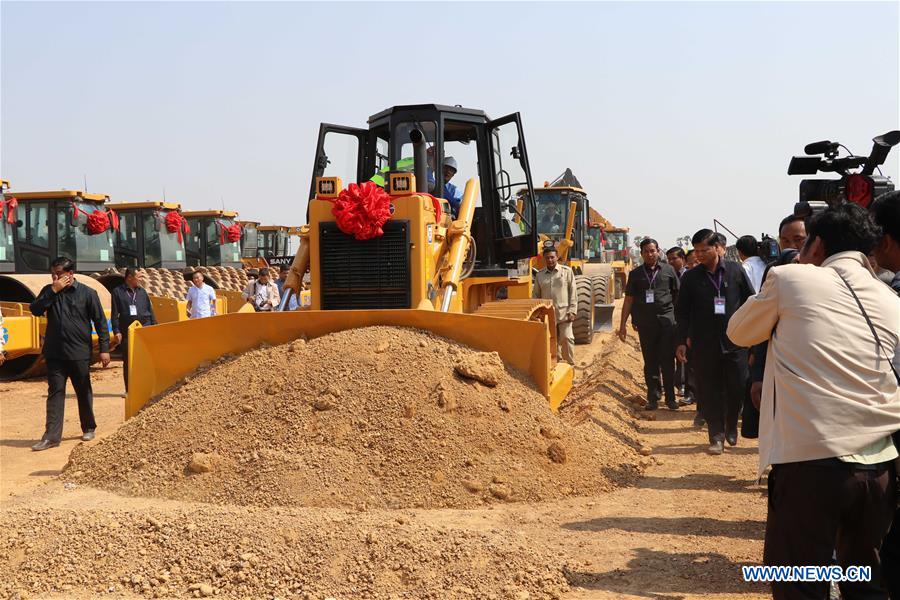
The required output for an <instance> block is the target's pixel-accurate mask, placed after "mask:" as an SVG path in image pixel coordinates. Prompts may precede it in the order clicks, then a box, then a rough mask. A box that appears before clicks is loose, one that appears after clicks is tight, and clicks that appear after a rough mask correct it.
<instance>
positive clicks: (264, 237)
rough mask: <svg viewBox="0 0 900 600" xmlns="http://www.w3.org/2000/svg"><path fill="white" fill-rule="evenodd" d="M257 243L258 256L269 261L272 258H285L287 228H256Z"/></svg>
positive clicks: (288, 241)
mask: <svg viewBox="0 0 900 600" xmlns="http://www.w3.org/2000/svg"><path fill="white" fill-rule="evenodd" d="M258 230H259V242H258V247H257V252H258V256H260V257H262V258H265V259H267V260H268V259H270V258H272V257H273V256H285V255H287V254H288V245H289V243H290V239H289V238H288V227H285V226H283V225H262V226H260V227H258Z"/></svg>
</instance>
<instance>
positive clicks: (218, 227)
mask: <svg viewBox="0 0 900 600" xmlns="http://www.w3.org/2000/svg"><path fill="white" fill-rule="evenodd" d="M182 214H183V216H184V217H185V218H186V219H187V221H188V225H189V226H190V230H191V233H190V235H188V238H187V243H186V245H185V246H186V248H185V250H186V257H187V266H189V267H235V268H237V269H240V268H241V266H242V263H241V240H240V231H238V235H237V236H235V235H234V232H235V231H236V229H235V228H237V230H240V225H239V224H238V223H237V221H236V220H235V219H236V218H237V216H238V214H237V213H236V212H232V211H226V210H198V211H187V212H184V213H182Z"/></svg>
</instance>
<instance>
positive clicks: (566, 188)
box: [534, 185, 587, 196]
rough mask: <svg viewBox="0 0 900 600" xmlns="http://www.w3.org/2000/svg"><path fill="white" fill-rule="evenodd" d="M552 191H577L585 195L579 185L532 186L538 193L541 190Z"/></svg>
mask: <svg viewBox="0 0 900 600" xmlns="http://www.w3.org/2000/svg"><path fill="white" fill-rule="evenodd" d="M547 190H549V191H553V192H561V191H566V192H578V193H579V194H584V195H585V196H587V192H586V191H584V190H583V189H581V188H580V187H574V186H571V185H545V186H544V187H539V188H534V191H535V193H539V192H542V191H547Z"/></svg>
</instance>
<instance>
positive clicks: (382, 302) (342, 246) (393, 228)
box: [319, 221, 411, 310]
mask: <svg viewBox="0 0 900 600" xmlns="http://www.w3.org/2000/svg"><path fill="white" fill-rule="evenodd" d="M383 229H384V235H383V236H381V237H378V238H374V239H371V240H365V241H359V240H357V239H356V238H354V237H353V236H350V235H347V234H345V233H343V232H342V231H341V230H340V229H338V227H337V224H336V223H334V222H325V223H320V224H319V250H320V251H319V270H320V272H321V290H322V309H323V310H352V309H366V308H410V303H411V290H410V266H409V250H410V249H409V221H388V222H387V223H385V225H384V227H383Z"/></svg>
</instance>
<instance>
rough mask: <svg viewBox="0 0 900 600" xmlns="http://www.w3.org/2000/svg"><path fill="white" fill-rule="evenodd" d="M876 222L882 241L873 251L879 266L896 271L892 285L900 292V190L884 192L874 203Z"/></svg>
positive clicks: (873, 214) (873, 213)
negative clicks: (879, 228)
mask: <svg viewBox="0 0 900 600" xmlns="http://www.w3.org/2000/svg"><path fill="white" fill-rule="evenodd" d="M872 216H873V217H874V218H875V224H876V225H878V226H879V227H881V231H882V236H881V241H880V242H879V243H878V245H877V246H875V249H874V251H873V253H874V254H875V260H877V261H878V266H880V267H882V268H884V269H887V270H888V271H893V272H894V279H893V280H892V281H891V287H892V288H893V289H894V291H895V292H897V293H898V294H900V191H897V192H889V193H887V194H883V195H881V196H879V197H878V199H877V200H875V204H873V205H872Z"/></svg>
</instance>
